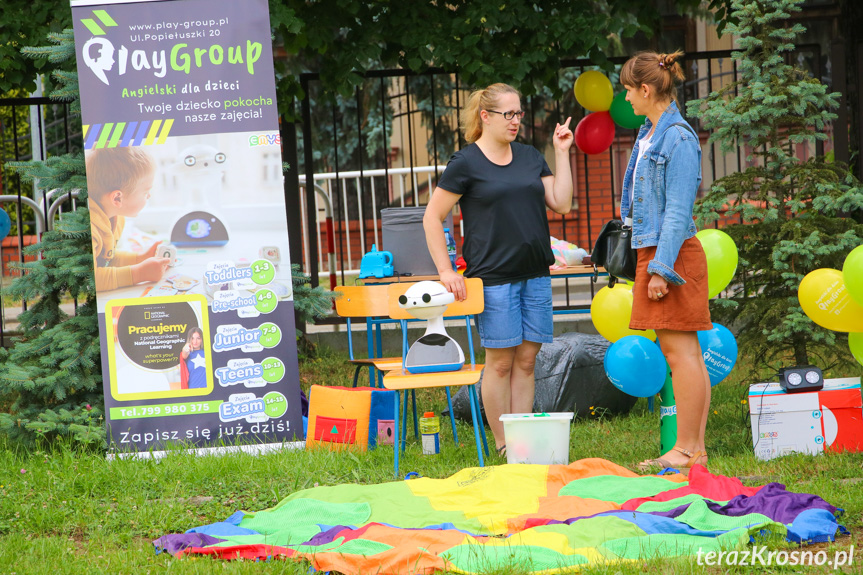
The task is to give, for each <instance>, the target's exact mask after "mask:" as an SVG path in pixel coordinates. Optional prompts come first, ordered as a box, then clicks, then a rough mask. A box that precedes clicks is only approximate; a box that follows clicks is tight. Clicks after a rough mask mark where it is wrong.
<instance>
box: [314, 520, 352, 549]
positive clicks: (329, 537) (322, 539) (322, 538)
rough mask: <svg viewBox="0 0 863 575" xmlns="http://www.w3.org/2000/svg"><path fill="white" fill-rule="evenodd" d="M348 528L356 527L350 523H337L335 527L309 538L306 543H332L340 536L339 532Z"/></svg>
mask: <svg viewBox="0 0 863 575" xmlns="http://www.w3.org/2000/svg"><path fill="white" fill-rule="evenodd" d="M345 529H347V530H352V529H354V528H353V527H351V526H349V525H336V526H335V527H330V528H329V529H327V530H326V531H321V532H320V533H318V534H317V535H315V536H314V537H312V538H311V539H309V540H308V541H307V542H306V543H305V544H304V545H324V544H326V543H331V542H332V541H333V540H334V539H335V538H336V537H338V535H339V533H341V532H342V531H344V530H345Z"/></svg>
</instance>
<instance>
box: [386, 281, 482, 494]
mask: <svg viewBox="0 0 863 575" xmlns="http://www.w3.org/2000/svg"><path fill="white" fill-rule="evenodd" d="M465 282H466V286H467V298H466V299H465V300H464V301H457V302H454V303H452V304H450V305H449V306H448V307H447V309H446V311H445V312H444V317H445V318H454V317H464V318H465V323H466V326H467V336H468V350H467V351H468V353H467V355H466V361H465V365H464V367H462V368H461V369H460V370H458V371H445V372H437V373H420V374H412V373H408V371H407V370H406V369H405V367H404V360H405V358H406V356H407V350H408V348H409V344H408V334H407V321H408V320H411V319H413V316H412V315H410V314H409V313H407V312H406V311H405V310H403V309H401V308H400V307H399V305H398V299H399V296H400V295H402V294H404V293H405V292H406V291H407V289H408V288H409V287H410V286H411V285H412V284H410V283H395V284H389V285H388V286H387V302H388V304H389V317H390V318H392V319H397V320H399V321H401V322H402V358H401V359H402V361H401V363H400V365H399V366H398V367H397V368H396V369H393V370H391V371H387V372H386V373H384V377H383V383H384V387H385V388H386V389H392V390H395V391H396V405H395V418H394V419H395V427H396V428H395V437H396V438H397V441H399V442H400V444H401V445H400V448H399V446H398V445H394V449H393V452H394V463H393V465H394V469H395V475H396V477H398V474H399V451H403V450H404V445H405V436H406V435H407V421H406V420H407V397H405V409H404V416H401V415H400V413H401V408H400V401H401V391H405V392H407V391H408V390H411V391H412V392H413V391H414V390H416V389H421V388H425V387H443V388H444V390H445V391H446V399H447V406H448V407H449V417H450V424H451V426H452V432H453V438H454V439H455V442H456V444H458V432H457V431H456V427H455V415H454V414H453V409H452V398H451V396H450V391H449V388H450V387H452V386H460V385H466V386H468V399H469V402H470V409H471V416H472V419H473V432H474V440H475V441H476V453H477V457H478V458H479V465H480V467H483V466H484V461H483V450H484V451H485V454H486V455H488V443H487V441H486V436H485V427H484V426H483V424H482V417H481V415H480V411H479V400H478V398H477V395H476V389H475V387H474V385H475V384H476V383H477V382H478V381H479V378H480V375H481V374H482V369H483V367H484V366H483V365H482V364H477V363H476V359H475V356H474V348H473V336H472V333H471V327H470V320H471V318H472V317H473V316H475V315H476V314H478V313H480V312H482V310H483V309H484V307H485V300H484V298H483V291H482V280H481V279H479V278H469V279H466V280H465ZM468 357H469V358H470V359H469V363H468V361H467V358H468ZM414 410H416V406H414ZM400 420H401V421H400ZM414 427H416V423H414ZM400 428H401V431H400ZM480 437H481V438H482V439H481V440H480ZM480 441H482V447H480Z"/></svg>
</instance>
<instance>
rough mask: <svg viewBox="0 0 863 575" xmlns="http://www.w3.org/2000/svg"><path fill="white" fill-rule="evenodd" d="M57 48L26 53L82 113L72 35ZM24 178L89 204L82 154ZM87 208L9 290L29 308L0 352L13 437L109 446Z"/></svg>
mask: <svg viewBox="0 0 863 575" xmlns="http://www.w3.org/2000/svg"><path fill="white" fill-rule="evenodd" d="M48 38H49V40H50V41H51V42H52V45H51V46H49V47H44V48H25V49H24V53H25V54H28V55H32V56H36V57H44V56H47V57H48V59H49V62H51V63H52V64H54V65H55V66H57V67H58V69H57V71H55V72H54V74H53V77H54V79H55V80H56V81H57V83H58V87H57V89H56V90H54V91H53V92H52V93H51V97H52V98H56V99H58V100H60V101H63V102H71V106H70V108H71V112H72V113H73V114H77V113H80V105H79V103H78V102H77V93H78V82H77V76H76V74H75V73H74V72H73V71H70V67H71V66H70V64H74V54H75V51H74V42H73V36H72V31H71V30H66V31H64V32H62V33H58V34H51V35H49V36H48ZM13 168H14V169H16V170H17V171H18V172H19V173H20V175H21V176H22V178H23V179H25V180H33V179H34V178H38V179H39V185H40V186H42V187H44V188H45V189H58V190H62V191H63V192H72V191H74V190H79V193H80V195H79V197H78V199H79V202H81V203H82V204H83V205H86V197H87V193H86V187H87V186H86V185H87V182H86V178H85V175H84V156H83V154H82V153H80V152H79V153H75V154H66V155H63V156H56V157H52V158H48V159H47V160H45V161H44V162H25V163H19V164H15V165H13ZM83 205H81V206H79V208H78V209H77V210H75V211H72V212H67V213H65V214H63V216H62V218H61V219H59V220H58V221H57V222H55V223H54V226H53V229H52V230H51V231H47V232H45V233H44V234H43V235H42V238H41V241H40V242H39V243H37V244H34V245H31V246H29V247H27V248H25V250H24V252H25V254H27V255H32V256H37V258H38V259H37V260H36V261H32V262H28V263H25V264H23V265H21V266H20V267H21V268H22V270H21V271H22V274H21V276H20V277H18V278H16V279H15V281H14V282H12V285H11V287H10V290H9V292H10V293H11V295H12V296H14V297H18V298H22V299H24V300H26V301H27V302H28V303H29V306H28V309H27V311H25V312H23V313H22V314H21V316H20V317H19V320H20V322H21V330H22V335H21V337H20V339H19V340H18V341H17V342H16V343H15V344H14V346H13V347H12V348H11V349H9V350H5V349H0V392H2V393H3V395H4V396H6V397H8V398H9V399H11V401H12V404H11V408H10V410H9V413H0V431H2V432H3V433H4V434H6V435H8V436H9V437H11V438H13V439H18V440H23V441H33V440H35V439H37V438H39V437H44V438H48V439H51V438H55V437H60V436H67V437H72V438H73V439H74V440H76V441H78V442H82V443H99V444H101V443H103V442H104V437H105V430H104V426H103V421H102V418H103V413H102V409H103V402H102V376H101V369H100V367H101V366H100V355H99V328H98V324H97V320H96V293H95V288H94V283H93V256H92V251H91V250H92V248H91V244H90V218H89V214H88V211H87V209H86V208H84V207H83ZM64 298H75V299H76V300H77V301H78V306H77V310H76V313H75V315H74V316H72V317H68V316H67V315H66V314H65V313H64V312H63V310H62V309H61V308H60V304H61V302H62V300H63V299H64Z"/></svg>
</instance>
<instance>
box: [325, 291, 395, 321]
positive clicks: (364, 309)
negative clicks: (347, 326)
mask: <svg viewBox="0 0 863 575" xmlns="http://www.w3.org/2000/svg"><path fill="white" fill-rule="evenodd" d="M387 287H388V286H386V285H362V286H338V287H336V288H335V292H336V293H337V294H339V295H338V297H337V298H336V313H337V314H339V316H340V317H348V318H350V317H386V316H387V315H388V314H389V306H388V305H387Z"/></svg>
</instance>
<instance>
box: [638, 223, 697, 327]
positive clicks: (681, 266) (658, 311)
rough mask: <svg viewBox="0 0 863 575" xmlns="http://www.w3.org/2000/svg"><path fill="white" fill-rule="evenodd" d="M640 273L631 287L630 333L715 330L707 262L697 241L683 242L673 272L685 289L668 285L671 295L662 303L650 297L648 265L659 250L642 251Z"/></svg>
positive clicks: (640, 251) (695, 239)
mask: <svg viewBox="0 0 863 575" xmlns="http://www.w3.org/2000/svg"><path fill="white" fill-rule="evenodd" d="M636 252H637V253H638V269H637V271H636V274H635V285H634V286H633V287H632V296H633V297H632V319H631V320H630V322H629V327H630V329H672V330H676V331H704V330H709V329H712V328H713V324H712V323H711V322H710V308H709V307H708V305H707V300H708V298H707V295H708V293H707V258H705V257H704V249H703V248H702V247H701V242H700V241H698V238H695V237H691V238H689V239H688V240H686V241H684V242H683V245H682V246H681V247H680V252H679V253H678V254H677V261H675V262H674V271H676V272H677V273H678V274H680V276H681V277H682V278H683V279H684V280H686V283H685V284H683V285H682V286H678V285H674V284H671V283H670V284H668V293H667V294H665V296H664V297H662V298H661V299H660V300H659V301H653V300H651V299H650V298H649V297H647V284H648V283H649V282H650V277H651V276H650V274H648V273H647V264H649V263H650V261H651V260H652V259H653V256H654V254H656V247H655V246H654V247H649V248H641V249H639V250H636Z"/></svg>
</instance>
